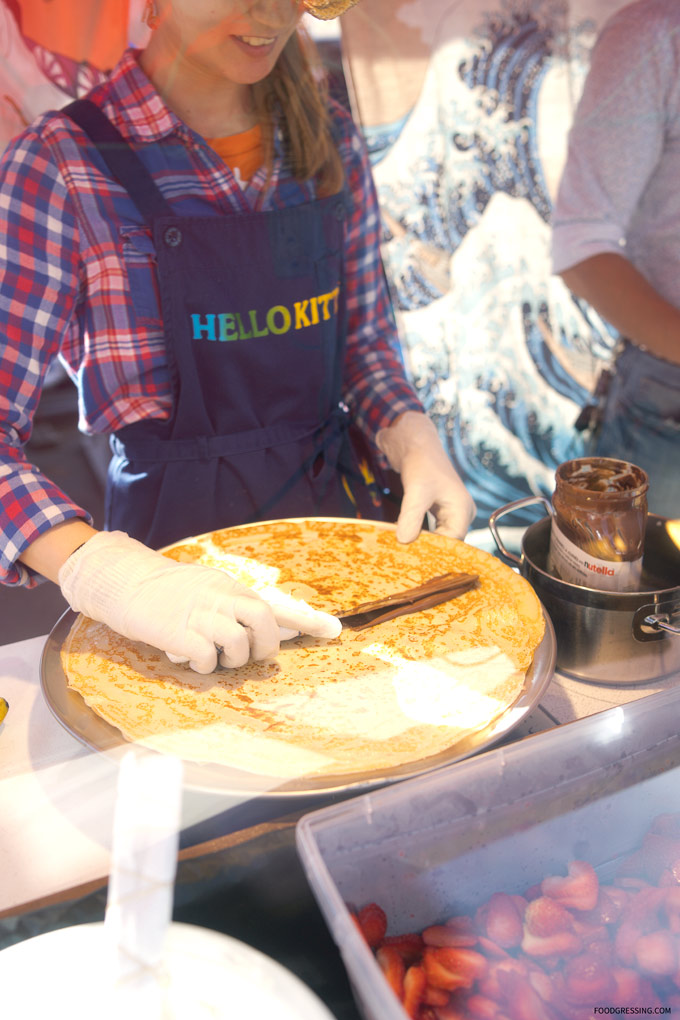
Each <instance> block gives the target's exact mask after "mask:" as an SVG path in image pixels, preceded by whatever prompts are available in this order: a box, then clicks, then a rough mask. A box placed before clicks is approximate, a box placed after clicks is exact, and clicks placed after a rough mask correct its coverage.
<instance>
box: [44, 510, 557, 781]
mask: <svg viewBox="0 0 680 1020" xmlns="http://www.w3.org/2000/svg"><path fill="white" fill-rule="evenodd" d="M165 554H166V555H167V556H170V557H171V558H172V559H175V560H178V561H190V562H200V563H203V564H206V565H208V566H211V567H218V568H220V569H223V570H225V571H227V572H228V573H230V574H232V575H233V576H235V577H237V578H238V579H239V580H240V581H242V582H244V583H246V584H248V585H249V586H251V587H252V588H254V589H255V590H256V591H259V592H261V593H262V594H263V596H264V597H266V595H267V594H268V593H270V594H271V592H272V590H273V589H276V590H277V591H278V592H284V593H287V594H288V595H291V596H293V597H295V598H298V599H302V600H304V601H306V602H307V603H309V604H310V605H312V606H314V608H316V609H322V610H325V611H326V612H329V613H334V614H335V613H339V612H341V611H342V610H348V609H351V608H352V607H353V606H356V605H359V604H361V603H363V602H366V601H369V600H372V599H376V598H380V597H382V596H384V595H388V594H390V593H393V592H396V591H400V590H402V589H404V588H410V587H413V586H415V585H418V584H421V583H423V582H425V581H427V580H429V579H430V578H431V577H433V576H436V575H439V574H442V573H445V572H448V571H460V572H466V573H474V574H478V575H479V582H478V584H477V586H476V587H475V588H473V589H472V590H470V591H467V592H465V593H464V594H463V595H460V596H459V597H458V598H456V599H454V600H452V601H450V602H446V603H443V604H441V605H439V606H435V607H434V608H431V609H427V610H423V611H421V612H418V613H414V614H411V615H408V616H402V617H399V618H398V619H394V620H389V621H387V622H385V623H381V624H379V625H376V626H373V627H371V628H369V629H368V630H363V631H353V630H350V629H347V628H344V629H343V631H342V633H341V635H340V636H339V637H338V638H336V639H333V640H329V641H326V640H322V639H315V638H310V637H298V638H296V639H294V640H292V641H287V642H285V643H284V644H282V646H281V649H280V651H279V653H278V654H277V656H276V657H275V658H272V659H270V660H266V661H264V662H251V663H249V664H248V665H246V666H243V667H241V668H237V669H231V670H227V669H218V670H217V671H216V672H215V673H212V674H210V675H208V676H202V675H199V674H197V673H194V672H193V671H192V670H191V669H190V668H189V667H188V666H185V665H173V664H172V663H170V662H169V660H168V659H167V657H166V656H165V655H164V654H163V653H162V652H160V651H158V650H157V649H154V648H152V647H150V646H149V645H145V644H142V643H140V642H133V641H129V640H127V639H126V638H123V637H121V636H120V635H118V634H116V633H114V632H113V631H112V630H110V629H109V628H108V627H106V626H105V625H104V624H100V623H96V622H94V621H92V620H90V619H88V618H86V617H79V618H78V620H77V621H76V623H75V624H74V626H73V628H72V630H71V632H70V634H69V636H68V637H67V639H66V641H65V643H64V646H63V649H62V653H61V660H62V665H63V669H64V672H65V674H66V677H67V680H68V684H69V686H70V687H71V688H72V689H73V690H75V691H78V692H79V693H80V694H81V695H82V697H83V698H84V699H85V701H86V703H87V704H88V705H89V706H90V708H92V709H93V710H94V711H95V712H97V713H98V714H99V715H101V716H102V717H103V718H104V719H106V720H107V722H109V723H111V724H112V725H114V726H116V727H118V729H119V730H120V731H121V733H122V734H123V735H124V736H125V737H126V738H127V739H128V740H132V741H136V742H138V743H140V744H143V745H145V746H148V747H151V748H154V749H156V750H159V751H162V752H165V753H172V754H177V755H179V756H180V757H182V758H183V759H185V760H188V761H202V762H214V763H219V764H221V765H228V766H232V767H235V768H238V769H242V770H246V771H248V772H251V773H255V774H258V775H267V776H280V777H293V776H301V775H314V776H321V775H345V774H350V773H366V772H372V771H375V770H384V769H386V768H392V767H395V766H399V765H404V764H406V763H409V762H413V761H419V760H421V759H423V758H427V757H428V756H430V755H435V754H438V753H439V752H442V751H444V750H446V749H447V748H449V747H451V746H452V745H454V744H456V743H457V742H458V741H460V740H461V739H463V738H464V737H465V736H466V735H469V734H471V733H474V732H477V731H479V730H480V729H482V728H484V727H486V726H488V725H489V724H490V723H491V722H492V721H493V720H494V719H496V718H498V716H499V715H500V714H501V713H503V712H505V711H506V710H507V709H508V707H509V706H511V705H512V704H513V703H514V702H515V701H516V700H517V698H518V697H519V696H520V694H521V693H522V691H523V689H524V685H525V677H526V673H527V670H528V669H529V667H530V666H531V663H532V659H533V656H534V652H535V650H536V648H537V646H538V644H539V643H540V641H541V639H542V636H543V630H544V622H543V614H542V610H541V606H540V603H539V601H538V599H537V597H536V595H535V593H534V591H533V589H532V588H531V586H530V585H529V584H528V583H527V582H526V581H525V580H524V579H523V578H522V577H520V576H519V575H518V574H516V573H514V571H512V570H511V569H510V568H509V567H506V566H505V565H504V564H503V563H501V562H500V561H499V560H497V559H495V558H494V557H493V556H491V555H489V554H488V553H485V552H482V551H480V550H478V549H476V548H474V547H473V546H470V545H466V544H465V543H464V542H458V541H455V540H453V539H449V538H445V537H443V536H441V535H436V534H432V533H428V532H423V533H422V534H421V535H420V536H419V537H418V539H417V540H416V541H415V542H413V543H411V544H410V545H402V544H400V543H398V542H397V540H396V530H395V528H394V526H393V525H388V524H376V523H375V522H371V521H355V520H334V519H301V520H285V521H272V522H266V523H262V524H254V525H248V526H244V527H241V528H231V529H227V530H224V531H219V532H215V533H213V534H210V535H204V536H199V537H197V538H192V539H187V540H186V541H183V542H179V543H177V544H175V545H173V546H172V547H170V548H169V549H167V550H165Z"/></svg>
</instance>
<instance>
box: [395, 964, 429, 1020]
mask: <svg viewBox="0 0 680 1020" xmlns="http://www.w3.org/2000/svg"><path fill="white" fill-rule="evenodd" d="M426 986H427V976H426V974H425V968H424V967H423V966H421V965H416V964H413V966H411V967H409V969H408V970H407V971H406V974H405V975H404V994H403V998H402V1000H401V1001H402V1005H403V1007H404V1012H405V1013H406V1015H407V1016H408V1017H411V1018H412V1020H415V1018H416V1016H417V1014H418V1010H419V1009H420V1005H421V1003H422V1001H423V996H424V995H425V988H426Z"/></svg>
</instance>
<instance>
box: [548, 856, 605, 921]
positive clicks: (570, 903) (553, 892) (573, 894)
mask: <svg viewBox="0 0 680 1020" xmlns="http://www.w3.org/2000/svg"><path fill="white" fill-rule="evenodd" d="M567 870H568V874H567V875H566V877H562V876H560V875H550V876H549V877H548V878H544V879H543V881H542V882H541V892H542V893H543V895H544V896H550V897H552V898H553V899H555V900H558V901H559V902H560V903H561V904H562V905H563V906H564V907H569V908H570V909H571V910H592V909H593V907H594V906H595V904H596V903H597V895H598V892H599V888H600V884H599V881H598V878H597V874H596V872H595V869H594V868H593V866H592V864H588V862H587V861H570V862H569V864H568V866H567Z"/></svg>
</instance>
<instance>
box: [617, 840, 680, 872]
mask: <svg viewBox="0 0 680 1020" xmlns="http://www.w3.org/2000/svg"><path fill="white" fill-rule="evenodd" d="M678 859H680V838H678V837H673V836H668V835H664V834H662V833H659V832H648V833H647V835H646V836H645V837H644V839H643V841H642V846H641V847H640V849H639V850H637V851H636V852H635V853H633V854H631V855H630V857H627V858H626V860H625V861H624V862H623V863H622V864H621V866H620V867H619V870H618V875H619V876H623V877H627V876H631V877H633V878H644V879H646V880H647V881H648V882H650V883H651V884H652V885H656V883H657V882H658V881H659V879H660V877H661V874H662V872H663V871H664V870H665V869H667V868H671V867H672V866H673V864H675V862H676V861H677V860H678Z"/></svg>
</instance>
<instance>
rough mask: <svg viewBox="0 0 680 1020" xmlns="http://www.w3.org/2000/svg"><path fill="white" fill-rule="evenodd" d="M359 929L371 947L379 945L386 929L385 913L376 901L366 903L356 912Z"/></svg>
mask: <svg viewBox="0 0 680 1020" xmlns="http://www.w3.org/2000/svg"><path fill="white" fill-rule="evenodd" d="M357 924H358V925H359V929H360V931H361V933H362V935H363V936H364V938H365V939H366V941H367V942H368V944H369V946H370V947H371V948H372V949H375V948H376V946H379V945H380V943H381V942H382V940H383V939H384V938H385V933H386V931H387V915H386V914H385V911H384V910H383V909H382V907H380V906H378V904H377V903H368V904H367V905H366V906H365V907H362V908H361V910H360V911H359V913H358V914H357Z"/></svg>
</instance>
